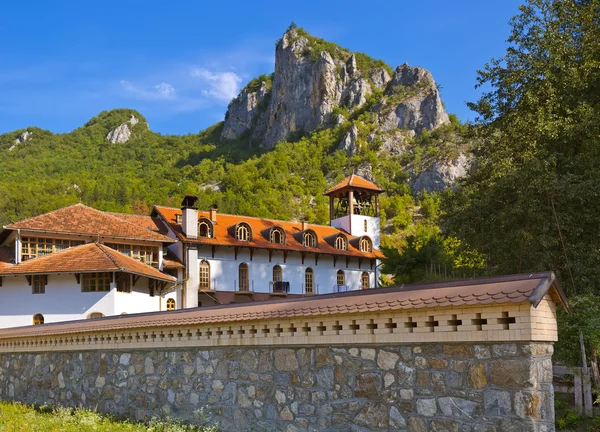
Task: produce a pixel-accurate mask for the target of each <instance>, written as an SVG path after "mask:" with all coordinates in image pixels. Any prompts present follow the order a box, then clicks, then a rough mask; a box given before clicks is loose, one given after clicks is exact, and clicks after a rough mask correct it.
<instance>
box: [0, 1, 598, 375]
mask: <svg viewBox="0 0 600 432" xmlns="http://www.w3.org/2000/svg"><path fill="white" fill-rule="evenodd" d="M599 7H600V6H599V5H598V1H597V0H594V1H590V2H569V1H566V0H539V1H538V0H536V1H533V0H532V1H530V2H528V3H527V4H526V5H525V6H522V7H521V10H520V13H519V15H517V16H516V17H515V18H514V19H513V21H512V23H511V26H512V30H511V35H510V39H509V44H510V48H509V49H508V50H507V53H506V55H505V56H504V57H502V58H500V59H493V60H492V61H491V62H490V64H489V65H486V66H485V67H484V68H483V69H482V70H481V71H480V72H479V84H480V85H483V86H484V89H485V90H486V91H485V92H484V93H483V96H482V98H481V99H480V100H479V101H477V102H475V103H473V104H471V107H472V108H473V109H474V110H475V111H476V112H477V113H478V114H479V116H480V117H479V118H478V119H477V121H476V122H474V124H472V125H468V126H467V125H463V124H461V123H460V122H459V121H458V120H457V119H456V117H454V116H452V115H447V114H446V112H445V110H444V107H443V103H442V101H441V96H440V93H439V88H438V86H437V84H436V83H435V81H433V77H432V76H431V74H429V72H427V71H426V70H425V69H422V68H419V67H410V66H408V65H405V64H404V65H401V66H398V67H397V68H396V69H393V68H390V67H389V66H388V65H385V64H384V63H383V62H381V61H379V60H375V59H372V58H370V57H368V56H367V55H365V54H362V53H352V52H351V51H349V50H347V49H344V48H341V47H339V46H337V45H335V44H333V43H331V42H328V41H324V40H322V39H318V38H316V37H314V36H311V35H309V34H308V33H306V32H305V31H304V30H302V29H299V28H297V27H295V25H292V26H290V28H289V29H288V30H287V31H286V33H285V34H284V35H283V37H282V39H281V40H280V41H278V42H277V47H276V64H275V71H274V73H273V74H272V75H270V76H266V75H265V76H261V77H259V78H257V79H255V80H252V81H251V82H250V83H248V85H247V86H246V87H245V88H244V89H242V91H241V92H240V94H239V96H238V97H236V98H235V99H233V100H232V101H231V103H230V105H229V109H228V112H227V115H226V116H225V119H224V121H223V122H221V123H218V124H216V125H214V126H212V127H210V128H208V129H206V130H204V131H201V132H200V133H198V134H190V135H186V136H162V135H160V134H157V133H154V132H152V131H151V130H149V129H148V126H147V123H146V121H145V119H144V117H143V115H142V114H143V113H138V112H136V111H132V110H128V109H120V110H113V111H110V112H103V113H100V114H99V115H98V116H97V117H95V118H93V119H91V120H90V121H89V122H88V123H86V124H85V125H83V126H82V127H80V128H78V129H76V130H74V131H73V132H71V133H67V134H53V133H51V132H49V131H44V130H40V129H38V128H35V127H30V128H28V129H27V130H18V131H14V132H11V133H7V134H4V135H0V166H2V176H0V223H1V224H6V223H8V222H10V221H14V220H18V219H21V218H24V217H28V216H31V215H35V214H39V213H43V212H46V211H49V210H53V209H55V208H58V207H61V206H65V205H68V204H71V203H75V202H80V201H81V202H83V203H85V204H88V205H91V206H93V207H96V208H99V209H103V210H111V211H121V212H136V213H147V212H148V211H149V209H150V206H151V205H152V204H164V205H174V206H177V205H179V203H180V201H181V198H182V197H183V195H184V194H186V193H190V194H196V195H199V197H200V200H199V203H198V204H199V206H200V207H201V208H207V207H209V206H210V205H213V204H216V205H217V206H218V208H219V211H221V212H227V213H238V214H246V215H252V216H264V217H270V218H278V219H292V220H308V221H311V222H317V223H326V222H327V218H328V217H327V215H328V209H327V203H326V200H325V199H324V197H323V196H322V193H323V191H325V190H326V189H327V188H328V187H329V186H330V185H332V184H333V183H335V182H337V181H339V180H341V179H342V178H343V177H345V176H347V175H349V174H350V173H351V172H356V173H357V174H360V175H363V176H365V177H368V178H371V179H373V180H374V181H375V182H377V183H378V184H379V185H381V187H382V188H383V189H384V190H385V193H384V194H383V195H382V199H381V208H382V215H381V216H382V222H383V224H382V226H383V231H384V235H383V238H382V249H383V251H384V253H385V254H386V256H387V259H386V260H385V262H384V267H383V272H384V273H387V274H388V275H389V277H388V279H387V280H385V281H384V283H392V282H394V281H395V282H397V283H408V282H420V281H425V280H429V281H430V280H439V279H451V278H457V277H462V278H464V277H472V276H476V275H483V274H507V273H522V272H533V271H545V270H554V271H555V272H556V273H557V274H558V277H559V281H560V283H561V284H562V286H563V288H564V289H565V291H566V292H567V294H568V295H569V296H570V297H571V299H572V303H573V304H574V305H576V307H575V308H574V310H575V313H574V314H571V315H569V316H561V321H560V325H561V342H560V345H562V346H560V345H559V352H560V353H561V358H562V360H563V361H571V362H574V363H576V362H577V358H576V357H577V356H578V355H579V351H578V343H579V341H578V334H579V331H580V330H583V331H584V333H585V338H586V342H587V343H588V344H589V346H590V347H592V348H593V347H596V349H600V330H599V329H600V323H599V322H598V319H599V317H600V313H599V312H598V311H600V303H599V302H598V294H599V293H600V288H599V283H598V280H599V279H600V271H599V269H600V265H599V262H600V248H599V247H598V244H599V243H600V217H599V216H598V215H599V214H600V198H599V191H600V174H599V173H600V152H599V149H600V146H599V137H600V129H599V128H600V75H599V71H600V60H599V59H600V24H599V23H598V16H599V14H598V10H600V9H599ZM540 17H543V19H540ZM300 90H301V91H300ZM315 101H317V102H318V103H316V104H315ZM132 116H133V118H132ZM117 132H118V133H117ZM117 135H118V137H117V138H115V137H116V136H117ZM111 141H113V142H111ZM461 177H463V179H462V180H460V178H461ZM457 180H459V181H458V183H457ZM451 186H452V187H451ZM442 227H443V229H442ZM589 354H591V355H592V357H594V352H590V353H589Z"/></svg>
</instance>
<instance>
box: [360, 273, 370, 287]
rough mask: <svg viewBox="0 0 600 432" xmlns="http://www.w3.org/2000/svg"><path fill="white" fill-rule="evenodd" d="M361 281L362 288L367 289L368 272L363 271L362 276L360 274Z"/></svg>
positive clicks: (368, 282) (368, 283)
mask: <svg viewBox="0 0 600 432" xmlns="http://www.w3.org/2000/svg"><path fill="white" fill-rule="evenodd" d="M360 279H361V282H362V289H369V288H370V286H369V285H370V279H371V278H370V277H369V273H367V272H363V274H362V276H361V278H360Z"/></svg>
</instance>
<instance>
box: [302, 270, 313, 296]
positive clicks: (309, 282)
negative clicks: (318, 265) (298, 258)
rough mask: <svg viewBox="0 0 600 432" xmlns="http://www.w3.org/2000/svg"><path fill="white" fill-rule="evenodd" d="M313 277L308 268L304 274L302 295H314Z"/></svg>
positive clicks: (311, 271)
mask: <svg viewBox="0 0 600 432" xmlns="http://www.w3.org/2000/svg"><path fill="white" fill-rule="evenodd" d="M314 292H315V275H314V273H313V269H311V268H310V267H309V268H307V269H306V271H305V272H304V294H314Z"/></svg>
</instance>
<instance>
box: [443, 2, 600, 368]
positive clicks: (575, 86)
mask: <svg viewBox="0 0 600 432" xmlns="http://www.w3.org/2000/svg"><path fill="white" fill-rule="evenodd" d="M511 26H512V30H511V35H510V38H509V40H508V42H509V44H510V46H509V48H508V49H507V51H506V54H505V55H504V56H503V57H502V58H499V59H493V60H492V61H491V62H490V63H489V64H487V65H486V66H485V68H484V69H483V70H481V71H479V78H478V85H479V86H481V87H483V88H485V89H486V90H487V91H486V92H485V93H484V94H483V96H482V97H481V98H480V99H479V101H477V102H475V103H472V104H470V106H471V108H472V109H474V110H475V111H476V112H477V113H478V114H479V118H478V119H477V122H476V125H475V128H474V131H475V135H476V140H475V143H476V144H475V149H474V154H475V160H474V163H473V166H472V169H471V171H470V173H469V176H468V177H467V178H466V179H465V180H464V181H463V182H462V184H461V186H460V188H459V189H458V190H457V191H456V192H455V193H450V194H449V196H448V199H447V200H445V202H444V205H443V210H444V216H443V218H442V225H443V226H445V227H447V229H448V233H449V234H450V235H453V236H456V237H457V238H459V239H461V240H463V241H466V242H467V243H469V244H470V245H472V246H474V247H475V248H476V249H477V250H479V251H481V252H482V253H483V254H484V255H485V256H486V257H487V260H488V264H489V268H488V270H489V271H490V272H492V273H515V272H519V273H523V272H532V271H541V270H554V271H555V272H556V273H557V275H558V277H559V280H560V282H561V284H562V286H563V288H564V289H565V291H567V293H568V294H569V295H571V296H575V295H585V297H582V298H575V297H572V298H573V303H574V305H575V308H574V311H575V315H574V316H572V317H570V318H569V319H564V317H563V319H561V322H560V325H561V334H560V338H561V339H562V340H561V344H562V346H563V347H569V346H570V347H571V348H569V349H573V348H574V347H575V346H576V341H575V340H574V339H572V338H571V337H572V336H573V335H574V334H576V333H578V330H579V329H582V328H585V330H586V337H587V338H588V341H589V342H592V343H595V344H597V343H598V340H599V338H598V332H600V328H598V327H596V328H593V327H590V326H587V325H585V326H584V323H586V322H589V320H587V319H585V317H584V316H583V315H580V314H582V313H583V312H584V311H585V309H586V308H587V306H583V305H588V306H589V305H590V304H592V303H591V300H590V299H592V297H590V296H594V295H596V296H597V295H598V294H599V293H600V265H598V264H599V262H600V247H599V246H598V245H599V244H600V216H599V215H600V2H599V1H598V0H554V1H552V0H529V1H528V2H527V3H526V4H525V5H523V6H521V7H520V13H519V15H517V16H516V17H514V18H513V19H512V21H511ZM595 308H596V309H597V306H595ZM574 329H575V330H577V331H574ZM596 346H598V345H596ZM575 349H576V348H575ZM560 352H561V353H562V354H561V357H562V358H563V359H566V360H568V357H569V353H568V352H567V351H566V350H564V348H563V350H560ZM571 360H572V359H571Z"/></svg>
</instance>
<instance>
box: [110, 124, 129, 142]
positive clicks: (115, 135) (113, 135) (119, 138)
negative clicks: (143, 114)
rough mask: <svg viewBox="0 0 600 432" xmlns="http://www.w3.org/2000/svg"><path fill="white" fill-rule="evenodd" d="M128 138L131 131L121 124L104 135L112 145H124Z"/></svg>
mask: <svg viewBox="0 0 600 432" xmlns="http://www.w3.org/2000/svg"><path fill="white" fill-rule="evenodd" d="M130 136H131V131H130V130H129V127H128V126H127V125H126V124H125V123H123V124H121V125H119V126H118V127H117V128H115V129H113V130H111V131H110V132H109V133H108V135H106V140H107V141H108V142H109V143H112V144H116V143H126V142H127V141H128V140H129V137H130Z"/></svg>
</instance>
